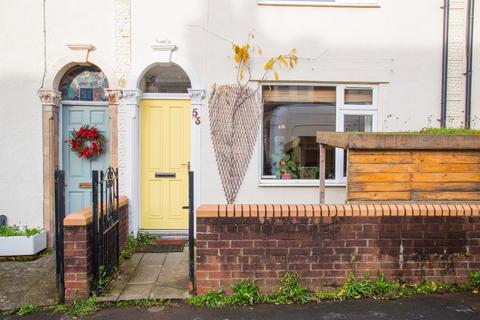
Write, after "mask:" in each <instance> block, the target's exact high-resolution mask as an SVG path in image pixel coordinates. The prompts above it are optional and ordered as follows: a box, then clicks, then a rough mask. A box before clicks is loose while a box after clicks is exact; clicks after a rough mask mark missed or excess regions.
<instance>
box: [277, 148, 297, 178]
mask: <svg viewBox="0 0 480 320" xmlns="http://www.w3.org/2000/svg"><path fill="white" fill-rule="evenodd" d="M279 164H280V179H284V180H288V179H298V166H297V162H296V161H295V159H294V158H293V157H292V156H291V155H290V154H286V155H285V156H284V157H283V159H282V160H280V162H279Z"/></svg>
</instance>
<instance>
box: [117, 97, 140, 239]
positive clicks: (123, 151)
mask: <svg viewBox="0 0 480 320" xmlns="http://www.w3.org/2000/svg"><path fill="white" fill-rule="evenodd" d="M142 94H143V93H142V91H140V90H135V89H134V90H123V99H122V101H121V103H120V105H119V109H118V135H119V145H118V152H119V162H118V165H119V171H120V192H121V193H122V194H124V195H126V196H127V197H128V199H129V212H130V217H129V229H130V230H129V231H130V232H134V233H135V234H136V233H137V231H138V229H139V227H140V131H139V130H140V124H139V121H140V113H139V112H140V99H141V98H142Z"/></svg>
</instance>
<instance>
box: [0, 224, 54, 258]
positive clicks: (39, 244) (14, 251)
mask: <svg viewBox="0 0 480 320" xmlns="http://www.w3.org/2000/svg"><path fill="white" fill-rule="evenodd" d="M46 247H47V232H46V231H45V230H43V231H41V232H40V233H38V234H36V235H34V236H31V237H27V236H16V237H0V256H31V255H34V254H37V253H39V252H40V251H42V250H43V249H45V248H46Z"/></svg>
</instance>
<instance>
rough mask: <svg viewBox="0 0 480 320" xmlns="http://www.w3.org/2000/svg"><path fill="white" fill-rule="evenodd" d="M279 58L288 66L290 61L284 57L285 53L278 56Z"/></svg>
mask: <svg viewBox="0 0 480 320" xmlns="http://www.w3.org/2000/svg"><path fill="white" fill-rule="evenodd" d="M278 60H279V61H280V62H282V63H283V64H284V65H285V66H287V67H288V62H287V60H285V58H284V57H283V55H279V56H278Z"/></svg>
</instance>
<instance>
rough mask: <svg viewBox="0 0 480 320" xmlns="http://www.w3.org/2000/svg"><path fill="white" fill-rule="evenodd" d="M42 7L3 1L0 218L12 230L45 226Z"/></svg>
mask: <svg viewBox="0 0 480 320" xmlns="http://www.w3.org/2000/svg"><path fill="white" fill-rule="evenodd" d="M41 6H42V3H41V1H29V0H19V1H15V5H13V3H12V2H10V1H0V30H2V32H0V99H1V100H0V101H1V102H0V110H1V111H2V115H1V117H0V214H4V215H6V216H7V218H8V223H9V224H28V225H31V226H43V214H42V201H43V190H42V189H43V182H42V179H43V175H42V130H41V129H42V117H41V115H42V110H41V107H40V103H39V101H40V100H39V99H38V97H37V95H36V91H37V89H38V88H40V86H41V81H42V74H43V64H42V59H43V58H42V56H43V50H42V44H43V41H42V28H43V27H42V15H41V12H42V7H41ZM19 17H21V19H19ZM27 22H28V23H27Z"/></svg>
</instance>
